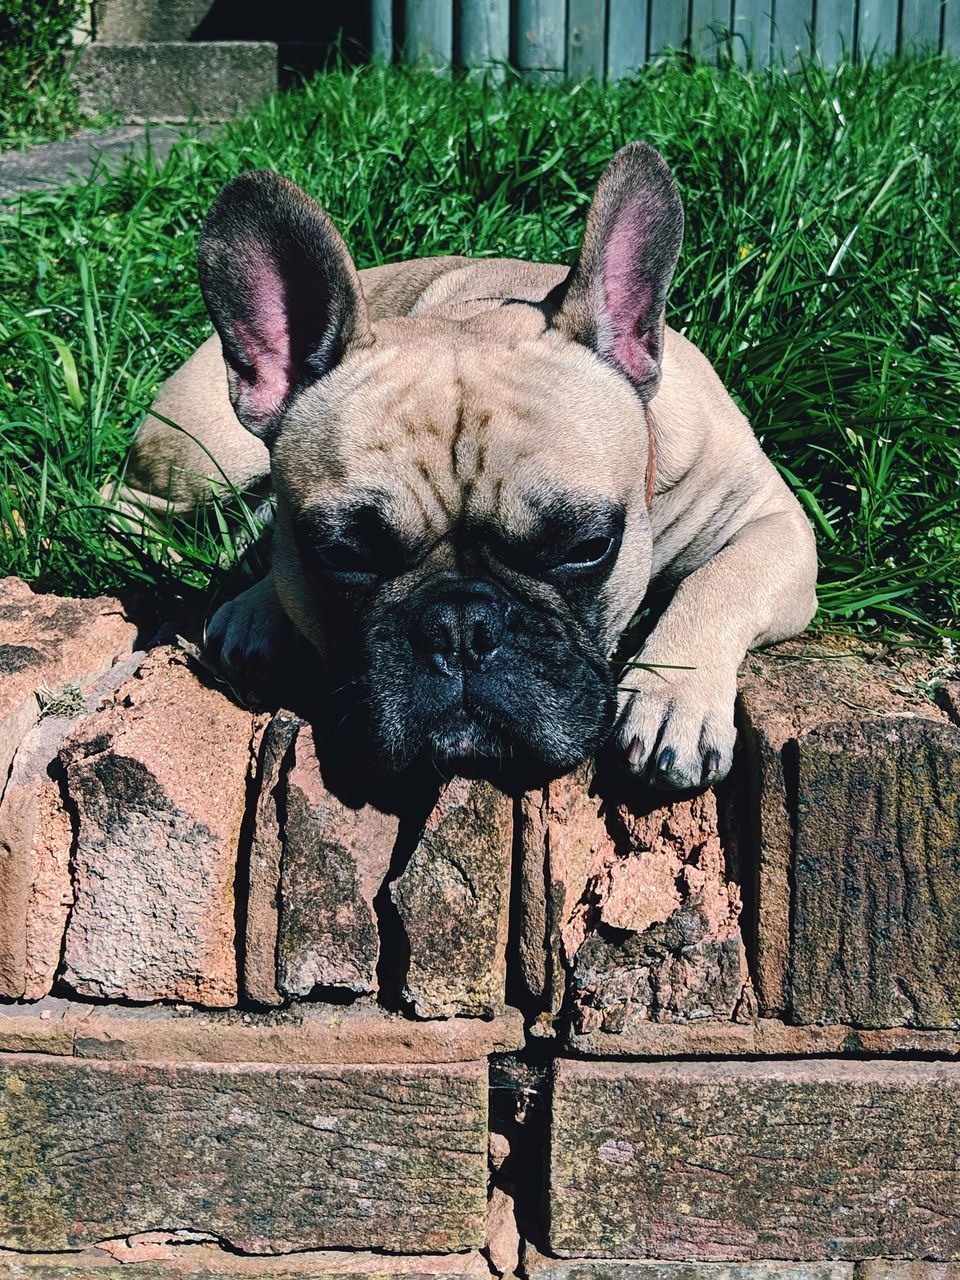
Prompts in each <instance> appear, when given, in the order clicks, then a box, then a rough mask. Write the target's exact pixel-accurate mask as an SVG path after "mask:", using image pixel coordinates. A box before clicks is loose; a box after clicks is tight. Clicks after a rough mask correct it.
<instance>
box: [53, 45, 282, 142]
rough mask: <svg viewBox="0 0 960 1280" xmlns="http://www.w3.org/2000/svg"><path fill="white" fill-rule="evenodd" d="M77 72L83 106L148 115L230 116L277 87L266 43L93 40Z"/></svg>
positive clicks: (129, 116) (273, 52) (272, 52)
mask: <svg viewBox="0 0 960 1280" xmlns="http://www.w3.org/2000/svg"><path fill="white" fill-rule="evenodd" d="M74 77H75V80H76V83H77V86H78V89H79V92H80V98H81V102H82V104H83V106H84V109H85V110H87V111H89V112H90V113H91V114H98V113H101V112H104V113H110V114H119V115H121V116H122V117H123V118H124V119H125V120H127V121H131V122H137V121H145V120H169V121H184V120H229V119H231V118H232V117H233V116H235V115H238V114H239V113H241V112H243V111H247V110H249V109H250V108H251V107H254V106H256V105H257V103H258V102H260V101H262V99H263V98H265V97H267V96H268V95H269V94H271V93H273V92H274V91H275V90H276V88H277V46H276V45H275V44H272V43H269V42H267V41H259V42H258V41H218V42H213V41H211V42H202V43H193V44H191V43H189V42H186V41H165V42H162V43H152V42H144V41H136V42H132V43H120V42H108V41H102V40H96V41H93V42H92V43H91V44H87V45H85V46H84V47H83V48H82V50H81V51H80V54H79V56H78V58H77V64H76V70H75V71H74Z"/></svg>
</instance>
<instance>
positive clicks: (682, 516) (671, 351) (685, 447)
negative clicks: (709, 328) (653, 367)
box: [651, 328, 795, 575]
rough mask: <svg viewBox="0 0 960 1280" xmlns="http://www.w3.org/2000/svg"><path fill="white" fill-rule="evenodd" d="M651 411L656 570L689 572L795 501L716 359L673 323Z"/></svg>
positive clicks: (667, 332)
mask: <svg viewBox="0 0 960 1280" xmlns="http://www.w3.org/2000/svg"><path fill="white" fill-rule="evenodd" d="M651 416H652V419H653V423H654V439H655V449H656V487H655V495H654V503H653V510H652V521H653V528H654V540H655V555H654V568H655V571H656V572H664V571H667V572H669V571H671V570H675V571H677V572H679V573H680V574H681V575H682V574H683V573H686V572H689V571H690V570H691V569H692V568H695V567H696V566H697V565H699V564H702V563H703V562H704V561H705V560H706V559H708V558H710V557H711V556H712V555H715V554H716V552H717V550H719V548H720V547H721V546H723V545H724V544H725V543H726V542H727V541H728V540H729V538H730V537H732V536H733V535H734V534H735V533H736V532H737V530H738V529H739V528H741V527H743V525H744V524H746V523H747V522H749V521H750V520H752V519H755V518H757V517H758V516H759V515H761V514H763V512H764V511H766V510H768V509H772V508H773V507H779V506H783V505H785V504H786V505H792V504H793V503H794V502H795V500H794V499H793V498H792V496H791V495H790V493H789V491H788V490H787V488H786V485H785V484H784V482H783V480H782V478H781V477H780V475H779V473H778V472H777V470H776V468H775V467H774V465H773V463H772V462H771V461H770V460H769V458H767V456H766V454H765V453H764V452H763V449H762V448H761V445H760V441H759V440H758V439H757V437H756V435H755V434H754V432H753V429H752V427H751V425H750V423H749V422H748V420H747V418H746V417H745V415H744V414H743V413H742V411H741V410H740V409H739V407H738V406H737V405H736V403H735V402H734V400H733V398H732V396H731V395H730V393H729V392H728V391H727V389H726V387H725V386H724V384H723V382H722V381H721V379H720V377H719V376H718V374H717V372H716V370H715V369H714V368H713V366H712V365H711V363H710V361H709V360H708V359H707V357H706V356H705V355H704V354H703V353H702V352H701V351H700V350H699V349H698V348H697V347H696V346H694V344H693V343H692V342H690V341H689V340H688V339H687V338H685V337H683V336H682V335H681V334H679V333H677V332H675V331H674V330H673V329H670V328H668V329H667V330H666V335H665V342H664V354H663V365H662V380H661V384H660V388H659V390H658V392H657V394H656V396H655V397H654V399H653V401H652V404H651Z"/></svg>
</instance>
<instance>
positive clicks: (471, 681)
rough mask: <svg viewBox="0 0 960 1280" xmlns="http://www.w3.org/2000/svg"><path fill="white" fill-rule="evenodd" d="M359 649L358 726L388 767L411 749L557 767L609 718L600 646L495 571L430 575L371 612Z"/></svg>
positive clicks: (596, 737) (460, 761) (443, 758)
mask: <svg viewBox="0 0 960 1280" xmlns="http://www.w3.org/2000/svg"><path fill="white" fill-rule="evenodd" d="M364 648H365V651H366V652H365V659H366V661H365V665H366V668H367V670H366V675H365V678H364V685H365V689H364V697H363V701H364V705H365V713H364V722H365V736H366V737H367V740H368V744H369V751H370V755H371V758H372V759H375V760H376V761H378V762H379V766H380V767H381V768H382V769H384V770H386V771H388V772H392V771H395V770H397V769H402V768H405V767H406V766H407V765H409V764H411V763H412V762H413V761H414V760H415V759H416V758H417V757H430V758H432V759H433V760H434V761H435V762H436V763H437V764H438V765H439V766H442V767H445V768H447V767H451V768H454V769H456V768H458V767H460V766H466V767H470V768H476V767H477V766H478V762H483V761H488V762H490V763H491V764H492V765H493V766H495V767H496V768H498V769H499V768H501V767H504V766H508V765H510V763H511V762H523V763H524V765H527V764H529V763H531V762H536V764H537V765H539V766H544V767H546V768H547V769H548V770H553V771H562V770H566V769H570V768H573V767H575V766H576V765H577V764H578V763H579V762H580V761H581V760H583V759H585V758H586V757H587V756H588V755H590V754H591V752H592V751H594V750H596V749H597V747H599V746H600V745H601V743H602V742H603V741H604V740H605V738H606V736H607V734H608V733H609V730H610V727H611V725H612V722H613V715H614V707H615V693H614V685H613V680H612V677H611V675H610V670H609V666H608V664H607V662H606V660H605V658H604V656H603V654H602V653H600V652H599V651H587V648H586V646H585V645H584V644H583V641H582V638H581V637H578V638H577V640H575V639H574V637H573V634H572V629H571V628H570V627H568V626H566V625H565V624H564V622H563V620H562V619H560V618H558V617H547V616H546V615H545V614H544V613H543V612H542V611H538V610H537V609H536V608H535V607H534V606H532V605H531V604H529V603H527V602H525V601H523V600H520V599H518V598H515V597H513V596H512V595H511V594H510V593H509V592H508V591H506V589H504V588H502V587H501V586H500V585H499V584H498V583H495V582H489V581H485V580H483V579H453V580H445V581H442V582H434V583H433V584H431V585H430V586H429V587H428V588H426V589H424V590H423V591H421V592H418V593H415V594H414V595H413V596H412V597H410V598H409V599H408V600H407V601H405V602H404V603H403V604H402V605H395V606H394V607H393V608H392V609H391V610H390V611H389V612H388V613H386V614H385V615H384V616H382V617H381V618H379V619H378V620H377V621H376V622H371V625H370V626H369V629H368V631H367V634H366V637H365V641H364Z"/></svg>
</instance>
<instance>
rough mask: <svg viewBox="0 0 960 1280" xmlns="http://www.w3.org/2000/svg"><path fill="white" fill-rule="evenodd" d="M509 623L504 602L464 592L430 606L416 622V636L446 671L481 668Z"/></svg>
mask: <svg viewBox="0 0 960 1280" xmlns="http://www.w3.org/2000/svg"><path fill="white" fill-rule="evenodd" d="M505 626H506V619H505V606H504V605H503V603H502V602H501V601H499V600H497V599H496V597H494V596H488V595H486V594H484V593H481V592H464V593H461V594H458V595H451V596H447V597H444V598H443V599H442V600H436V601H434V603H433V604H429V605H427V607H426V608H425V609H424V610H423V612H422V613H421V614H420V616H419V617H418V618H417V620H416V622H415V624H414V627H413V633H412V639H413V644H414V647H415V648H416V649H418V650H419V651H420V652H421V653H423V654H426V655H427V656H428V657H429V658H430V659H431V660H432V662H433V664H434V665H435V666H436V667H437V668H438V669H439V670H440V671H441V672H443V673H444V674H447V675H449V674H450V673H451V672H453V671H463V670H471V671H480V670H482V669H483V668H484V667H485V666H486V665H487V663H488V662H489V661H490V659H491V658H492V657H493V655H494V654H495V653H496V652H497V650H498V649H499V648H500V645H501V642H502V641H503V633H504V629H505Z"/></svg>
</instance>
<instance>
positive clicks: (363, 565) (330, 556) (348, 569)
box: [314, 542, 375, 578]
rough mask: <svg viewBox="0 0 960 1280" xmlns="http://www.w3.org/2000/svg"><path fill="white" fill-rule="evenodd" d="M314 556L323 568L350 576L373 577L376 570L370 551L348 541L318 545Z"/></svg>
mask: <svg viewBox="0 0 960 1280" xmlns="http://www.w3.org/2000/svg"><path fill="white" fill-rule="evenodd" d="M314 556H315V558H316V560H317V563H318V564H319V565H320V566H321V568H323V569H326V570H327V572H328V573H336V574H339V575H341V576H342V577H349V578H372V577H373V576H374V573H375V570H374V568H373V564H372V563H371V560H370V553H369V552H368V551H366V550H365V549H364V548H363V547H357V546H351V544H350V543H348V542H338V543H328V544H327V545H326V546H322V547H317V548H316V549H315V551H314Z"/></svg>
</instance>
